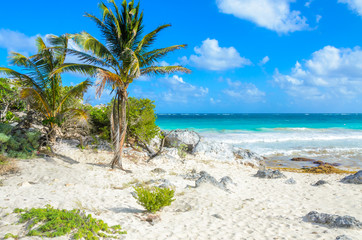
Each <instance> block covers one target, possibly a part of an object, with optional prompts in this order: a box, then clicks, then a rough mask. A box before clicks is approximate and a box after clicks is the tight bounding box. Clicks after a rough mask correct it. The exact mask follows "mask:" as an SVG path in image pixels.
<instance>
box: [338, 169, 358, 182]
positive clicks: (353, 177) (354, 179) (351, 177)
mask: <svg viewBox="0 0 362 240" xmlns="http://www.w3.org/2000/svg"><path fill="white" fill-rule="evenodd" d="M341 182H343V183H353V184H362V170H360V171H358V172H357V173H355V174H353V175H349V176H347V177H345V178H343V179H342V180H341Z"/></svg>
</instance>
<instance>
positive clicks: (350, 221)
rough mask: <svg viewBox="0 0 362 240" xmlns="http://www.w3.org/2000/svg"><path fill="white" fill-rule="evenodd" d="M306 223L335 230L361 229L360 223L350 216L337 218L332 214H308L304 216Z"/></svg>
mask: <svg viewBox="0 0 362 240" xmlns="http://www.w3.org/2000/svg"><path fill="white" fill-rule="evenodd" d="M306 220H307V221H308V222H313V223H318V224H324V225H327V226H329V227H337V228H362V223H361V222H360V221H358V220H357V219H356V218H354V217H351V216H338V215H333V214H326V213H318V212H316V211H312V212H309V213H308V214H307V215H306Z"/></svg>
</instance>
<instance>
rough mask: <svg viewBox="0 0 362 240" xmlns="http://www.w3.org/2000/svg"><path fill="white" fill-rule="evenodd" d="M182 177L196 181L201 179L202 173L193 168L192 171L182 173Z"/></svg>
mask: <svg viewBox="0 0 362 240" xmlns="http://www.w3.org/2000/svg"><path fill="white" fill-rule="evenodd" d="M181 177H183V179H185V180H192V181H196V180H197V179H199V178H200V177H201V175H200V173H198V172H196V170H195V169H192V171H191V172H190V173H186V174H184V175H181Z"/></svg>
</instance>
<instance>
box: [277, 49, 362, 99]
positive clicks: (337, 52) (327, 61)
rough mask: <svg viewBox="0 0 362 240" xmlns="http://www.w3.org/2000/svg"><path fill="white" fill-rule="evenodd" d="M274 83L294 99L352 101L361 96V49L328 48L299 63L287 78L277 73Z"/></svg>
mask: <svg viewBox="0 0 362 240" xmlns="http://www.w3.org/2000/svg"><path fill="white" fill-rule="evenodd" d="M274 81H275V83H277V84H278V85H279V86H280V87H281V88H282V89H285V90H286V92H287V93H288V94H289V95H291V96H294V97H298V98H303V99H314V100H315V99H332V98H342V99H346V98H349V99H353V98H354V97H356V96H357V95H358V94H361V93H362V50H361V49H360V48H359V47H356V48H354V49H349V48H346V49H343V48H341V49H338V48H335V47H333V46H326V47H324V48H323V49H321V50H319V51H316V52H314V53H313V54H312V58H311V59H309V60H306V61H304V62H303V64H300V63H299V62H297V63H296V64H295V67H294V68H292V70H291V73H290V74H288V75H283V74H280V73H279V71H278V70H276V72H275V74H274Z"/></svg>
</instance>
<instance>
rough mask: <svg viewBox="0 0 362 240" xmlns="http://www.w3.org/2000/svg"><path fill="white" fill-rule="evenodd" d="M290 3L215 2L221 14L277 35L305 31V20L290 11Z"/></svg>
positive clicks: (277, 0)
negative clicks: (239, 19)
mask: <svg viewBox="0 0 362 240" xmlns="http://www.w3.org/2000/svg"><path fill="white" fill-rule="evenodd" d="M291 2H294V0H258V1H256V0H216V3H217V6H218V8H219V10H220V11H221V12H222V13H226V14H232V15H234V16H235V17H238V18H241V19H245V20H248V21H251V22H253V23H255V24H257V25H259V26H261V27H264V28H267V29H270V30H273V31H276V32H278V33H288V32H295V31H301V30H305V29H307V28H308V24H307V19H306V18H305V17H304V16H302V15H301V13H300V12H299V11H296V10H290V3H291Z"/></svg>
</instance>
